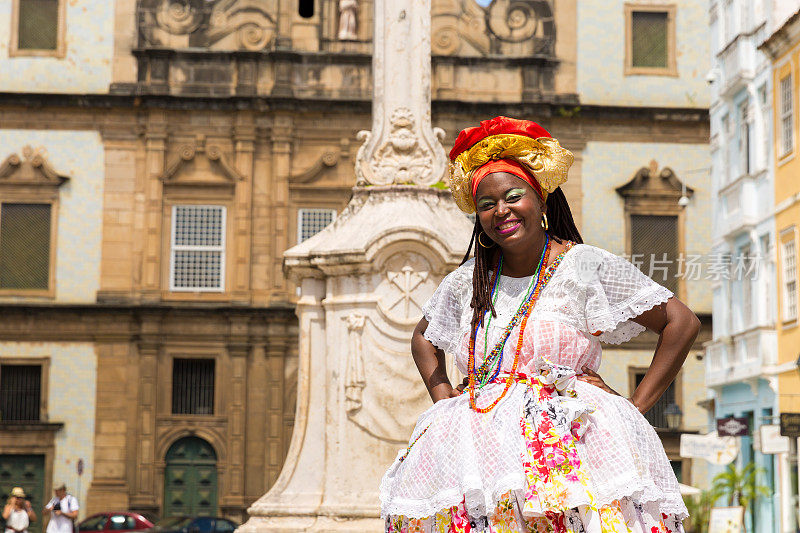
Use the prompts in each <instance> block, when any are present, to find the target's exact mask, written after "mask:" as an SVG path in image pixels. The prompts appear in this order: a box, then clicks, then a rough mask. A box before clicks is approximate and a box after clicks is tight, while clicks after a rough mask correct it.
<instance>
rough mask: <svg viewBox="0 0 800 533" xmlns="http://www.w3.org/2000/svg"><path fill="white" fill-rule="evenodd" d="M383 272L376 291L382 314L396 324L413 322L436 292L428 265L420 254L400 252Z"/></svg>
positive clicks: (389, 260) (392, 257)
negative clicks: (382, 279)
mask: <svg viewBox="0 0 800 533" xmlns="http://www.w3.org/2000/svg"><path fill="white" fill-rule="evenodd" d="M385 269H386V270H385V271H386V274H385V276H386V277H385V280H384V281H383V282H382V283H381V285H380V286H379V288H378V291H379V292H378V293H379V294H381V299H380V301H379V302H380V310H381V312H382V313H383V314H384V315H385V316H386V317H387V318H389V319H390V320H394V321H396V322H398V323H409V322H416V321H417V320H419V317H420V314H421V313H422V304H423V303H425V300H426V299H427V298H428V297H430V295H431V294H432V292H433V289H434V288H435V286H434V284H433V282H432V281H431V280H430V269H431V267H430V263H429V262H428V260H427V259H425V257H424V256H422V255H421V254H418V253H415V252H400V253H397V254H394V255H393V256H391V257H390V258H389V259H388V260H387V261H386V265H385Z"/></svg>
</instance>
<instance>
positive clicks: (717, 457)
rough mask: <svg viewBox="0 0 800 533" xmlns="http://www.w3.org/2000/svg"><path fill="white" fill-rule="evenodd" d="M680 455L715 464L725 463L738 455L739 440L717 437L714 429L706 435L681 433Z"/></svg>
mask: <svg viewBox="0 0 800 533" xmlns="http://www.w3.org/2000/svg"><path fill="white" fill-rule="evenodd" d="M680 455H681V457H685V458H687V459H689V458H693V459H705V460H706V461H708V462H709V463H712V464H715V465H726V464H728V463H730V462H732V461H733V460H734V459H736V456H737V455H739V440H738V439H737V438H736V437H719V436H717V432H716V431H712V432H711V433H709V434H707V435H692V434H689V433H683V434H682V435H681V450H680Z"/></svg>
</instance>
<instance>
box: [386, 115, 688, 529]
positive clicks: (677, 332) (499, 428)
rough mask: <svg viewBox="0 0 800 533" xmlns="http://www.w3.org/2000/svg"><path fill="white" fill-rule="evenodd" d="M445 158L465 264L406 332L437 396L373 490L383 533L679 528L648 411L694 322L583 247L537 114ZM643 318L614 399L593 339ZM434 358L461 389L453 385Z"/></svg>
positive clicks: (635, 325) (679, 359)
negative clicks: (636, 379) (643, 366)
mask: <svg viewBox="0 0 800 533" xmlns="http://www.w3.org/2000/svg"><path fill="white" fill-rule="evenodd" d="M450 159H451V161H452V163H453V164H452V165H451V176H450V183H449V185H450V189H451V191H452V193H453V196H454V198H455V200H456V203H457V204H458V205H459V207H460V208H461V209H462V210H463V211H465V212H468V213H469V212H472V211H476V222H475V230H474V233H473V242H472V243H470V248H472V246H473V243H474V258H473V259H470V260H469V261H465V262H464V263H463V264H462V265H461V266H460V267H459V268H458V269H456V270H455V271H454V272H452V273H450V274H449V275H448V276H447V277H445V279H444V280H443V281H442V283H441V285H439V287H438V288H437V290H436V291H435V293H434V294H433V296H432V297H431V299H430V300H429V301H428V302H427V303H426V304H425V306H424V307H423V311H424V318H423V319H422V320H420V322H419V324H418V325H417V327H416V329H415V331H414V334H413V338H412V353H413V356H414V360H415V362H416V364H417V368H418V369H419V371H420V374H421V376H422V379H423V381H424V382H425V386H426V387H427V389H428V391H429V393H430V395H431V398H432V399H433V401H434V405H433V407H431V408H430V409H428V410H427V411H426V412H425V413H423V414H422V416H421V417H420V418H419V420H418V422H417V426H416V428H415V430H414V432H413V434H412V438H411V441H410V443H409V446H408V447H407V448H406V449H404V450H401V452H400V454H399V455H398V457H397V459H396V460H395V462H394V464H393V465H392V466H391V468H390V469H389V470H388V472H387V473H386V475H385V476H384V479H383V481H382V482H381V503H382V509H381V511H382V515H383V516H384V517H385V519H386V531H392V532H394V531H398V532H400V531H402V532H406V531H408V532H412V531H424V532H430V531H435V532H448V531H453V532H456V531H458V532H460V531H464V532H466V531H471V532H475V531H478V532H493V533H494V532H509V531H524V532H528V531H535V532H549V531H554V532H575V533H577V532H589V533H592V532H603V533H605V532H612V531H613V532H615V533H616V532H646V533H655V532H679V531H683V528H682V526H681V521H682V519H683V518H684V517H686V516H687V512H686V508H685V506H684V505H683V501H682V499H681V497H680V493H679V490H678V483H677V480H676V479H675V475H674V474H673V472H672V469H671V467H670V464H669V461H668V460H667V457H666V455H665V453H664V449H663V447H662V445H661V442H660V440H659V439H658V436H657V435H656V433H655V431H654V430H653V428H652V427H651V426H650V424H649V423H648V422H647V420H646V419H645V418H644V416H643V415H642V413H644V412H646V411H647V410H648V409H650V408H651V407H652V406H653V405H654V404H655V403H656V401H657V400H658V398H659V397H660V396H661V394H663V392H664V391H665V390H666V389H667V387H668V385H669V384H670V383H671V382H672V380H673V379H674V378H675V376H676V374H677V373H678V370H679V369H680V367H681V365H682V364H683V361H684V359H685V358H686V355H687V353H688V351H689V348H690V347H691V345H692V343H693V341H694V339H695V337H696V336H697V333H698V331H699V327H700V322H699V320H698V319H697V317H696V316H695V315H694V313H692V312H691V311H690V310H689V309H688V308H687V307H686V306H685V305H684V304H682V303H681V302H680V301H678V300H677V299H676V298H674V297H673V294H672V293H671V292H670V291H669V290H667V289H666V288H664V287H662V286H660V285H658V284H657V283H655V282H654V281H652V280H651V279H650V278H648V277H647V276H645V275H644V274H642V273H641V272H640V271H639V270H638V269H637V268H636V267H635V266H633V265H632V264H631V263H630V262H628V261H625V260H624V259H621V258H619V257H617V256H615V255H613V254H611V253H609V252H607V251H605V250H602V249H600V248H596V247H594V246H589V245H585V244H582V240H581V237H580V234H579V233H578V230H577V228H576V227H575V224H574V222H573V220H572V215H571V213H570V210H569V206H568V205H567V202H566V199H565V197H564V194H563V192H562V191H561V189H560V188H559V186H560V185H561V184H562V183H563V182H564V181H565V180H566V174H567V170H568V169H569V167H570V165H571V164H572V160H573V157H572V154H571V153H570V152H569V151H567V150H565V149H563V148H561V147H560V146H559V144H558V141H556V140H555V139H553V138H551V137H550V135H549V134H548V133H547V131H545V130H544V128H542V127H541V126H539V125H538V124H536V123H534V122H529V121H523V120H515V119H509V118H506V117H497V118H495V119H492V120H488V121H484V122H482V123H481V125H480V126H477V127H474V128H468V129H466V130H464V131H462V132H461V134H459V136H458V138H457V139H456V142H455V146H454V147H453V150H452V151H451V152H450ZM645 328H648V329H651V330H653V331H655V332H656V333H658V334H659V342H658V345H657V348H656V351H655V354H654V357H653V361H652V364H651V365H650V368H649V370H648V371H647V373H646V375H645V377H644V378H643V379H642V382H641V384H640V385H639V386H638V387H637V389H636V391H635V392H634V393H633V395H632V396H631V397H630V398H628V399H626V398H623V397H620V396H619V395H618V394H617V393H616V392H614V391H613V390H611V389H610V388H609V387H608V386H607V385H606V384H605V383H604V382H603V380H602V379H601V378H600V376H598V375H597V374H596V371H597V369H598V367H599V366H600V353H601V348H600V342H601V341H602V342H608V343H620V342H623V341H626V340H628V339H630V338H631V337H633V336H635V335H637V334H638V333H640V332H641V331H643V330H644V329H645ZM444 352H449V353H452V354H454V355H455V358H456V363H457V365H458V366H459V368H460V370H461V371H462V372H463V373H464V374H466V375H467V376H468V379H467V380H465V381H466V383H465V386H466V387H463V386H459V387H458V388H453V386H452V384H451V383H450V381H449V380H448V378H447V374H446V372H445V364H444ZM462 390H463V391H462Z"/></svg>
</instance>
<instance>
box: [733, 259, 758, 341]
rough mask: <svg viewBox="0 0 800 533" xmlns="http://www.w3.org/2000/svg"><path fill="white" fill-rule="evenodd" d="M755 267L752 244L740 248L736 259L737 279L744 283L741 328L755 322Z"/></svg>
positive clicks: (745, 327)
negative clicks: (753, 287)
mask: <svg viewBox="0 0 800 533" xmlns="http://www.w3.org/2000/svg"><path fill="white" fill-rule="evenodd" d="M753 268H754V260H753V256H752V252H751V248H750V245H747V246H743V247H741V248H740V249H739V257H738V258H737V259H736V268H735V270H734V272H735V274H736V281H738V282H740V283H741V284H742V306H741V312H742V317H741V324H740V326H741V329H747V328H748V327H749V326H750V324H752V322H753V290H752V283H753Z"/></svg>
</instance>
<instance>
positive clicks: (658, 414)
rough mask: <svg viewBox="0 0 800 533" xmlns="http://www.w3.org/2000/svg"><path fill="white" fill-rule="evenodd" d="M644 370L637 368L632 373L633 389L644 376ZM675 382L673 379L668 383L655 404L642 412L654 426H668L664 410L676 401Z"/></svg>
mask: <svg viewBox="0 0 800 533" xmlns="http://www.w3.org/2000/svg"><path fill="white" fill-rule="evenodd" d="M645 372H647V370H646V369H641V370H638V369H637V370H636V371H635V373H634V389H633V390H635V387H638V386H639V383H641V382H642V378H644V375H645ZM675 383H676V381H673V382H672V383H670V384H669V387H667V390H666V391H665V392H664V394H662V395H661V398H659V399H658V401H657V402H656V404H655V405H654V406H653V407H652V408H650V410H649V411H647V412H646V413H645V414H644V417H645V418H646V419H647V421H648V422H650V425H651V426H653V427H656V428H668V427H669V426H668V425H667V415H666V414H665V411H666V409H667V406H668V405H670V404H672V403H676V401H675ZM633 390H631V394H633Z"/></svg>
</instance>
